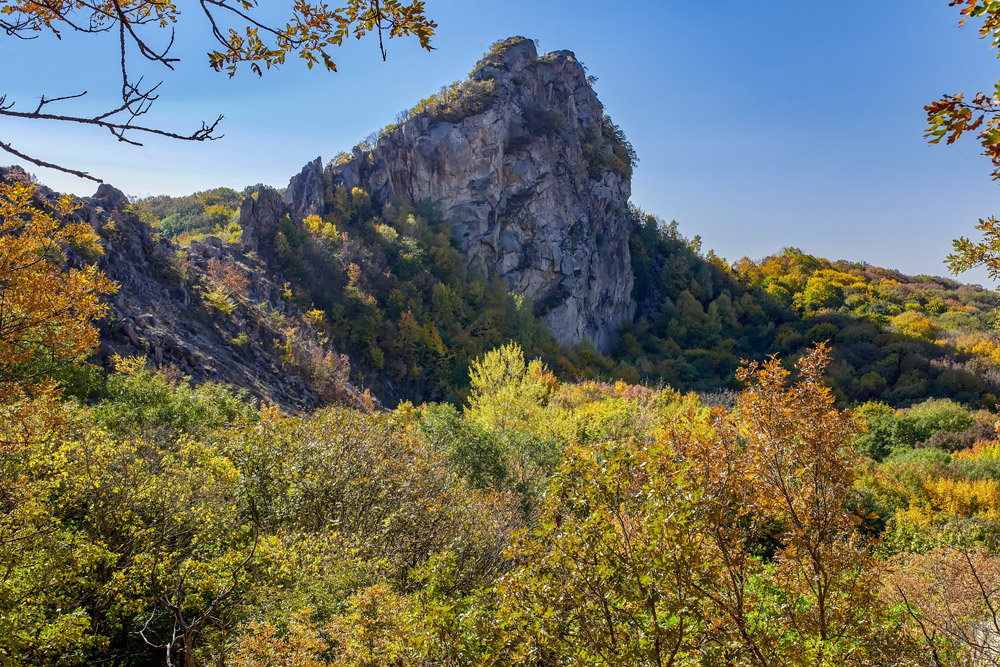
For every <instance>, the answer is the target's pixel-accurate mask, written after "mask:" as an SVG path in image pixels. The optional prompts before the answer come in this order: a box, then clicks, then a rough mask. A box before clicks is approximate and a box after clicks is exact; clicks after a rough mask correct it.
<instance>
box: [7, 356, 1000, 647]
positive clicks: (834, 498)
mask: <svg viewBox="0 0 1000 667" xmlns="http://www.w3.org/2000/svg"><path fill="white" fill-rule="evenodd" d="M825 364H826V359H825V352H824V351H823V350H822V348H820V349H818V350H813V351H811V352H809V353H808V354H807V355H805V356H803V357H802V358H801V359H800V362H799V364H798V365H799V372H798V375H796V376H795V377H794V378H792V377H789V374H788V372H787V371H785V370H784V369H782V367H781V366H780V365H779V364H778V363H777V362H776V361H772V362H769V363H768V364H766V365H763V366H755V365H751V366H748V367H744V370H743V371H742V372H741V378H742V379H743V380H745V381H746V382H747V383H748V388H747V389H746V390H744V391H743V392H741V393H740V394H738V395H737V397H736V405H735V406H734V407H733V409H731V410H727V409H719V408H716V409H714V410H709V409H708V408H706V407H704V406H703V405H702V404H701V403H700V402H699V401H698V399H697V397H696V396H695V395H693V394H689V395H687V396H682V395H680V394H678V393H677V392H675V391H673V390H669V389H667V390H659V391H657V390H652V389H649V388H646V387H641V386H637V385H629V384H626V383H623V382H619V383H617V384H614V385H612V384H605V383H598V382H584V383H577V384H571V383H560V382H559V381H557V380H556V379H555V377H554V376H553V375H552V374H551V373H550V372H549V371H548V369H547V368H546V367H545V365H544V364H542V363H540V362H538V361H531V362H528V361H526V360H525V359H524V357H523V355H522V352H521V350H520V349H519V348H518V347H517V346H515V345H509V346H504V347H502V348H500V349H497V350H495V351H493V352H490V353H489V354H487V355H485V356H484V357H483V358H482V359H481V360H480V361H478V362H477V363H476V364H475V365H474V367H473V370H472V386H473V389H472V393H471V395H470V398H469V403H468V405H467V407H465V408H464V409H463V410H457V409H455V408H454V407H452V406H450V405H425V406H421V407H419V408H415V407H413V406H412V405H410V404H403V405H402V406H400V407H399V408H398V409H397V410H396V411H394V412H393V413H389V414H363V413H360V412H357V411H353V410H348V409H327V410H321V411H318V412H316V413H314V414H311V415H303V416H292V417H289V416H283V415H281V414H279V413H278V412H277V411H276V410H274V409H272V408H264V409H261V410H257V409H255V408H252V407H250V406H249V405H248V404H247V403H245V402H243V400H242V399H241V397H240V396H239V395H238V394H235V393H233V392H230V391H227V390H225V389H223V388H221V387H205V388H199V389H195V388H191V387H189V386H187V384H185V383H184V382H183V381H180V382H178V381H171V380H168V379H166V378H165V377H164V376H162V375H158V374H155V373H150V372H148V371H146V370H144V369H142V368H141V366H140V365H138V363H137V362H127V363H126V362H123V364H122V367H121V368H122V371H123V373H119V374H116V375H112V376H111V377H110V378H109V379H108V380H107V386H108V389H107V390H104V391H102V392H98V393H97V394H95V395H94V396H98V398H96V399H95V400H96V402H93V403H91V404H86V405H81V404H74V403H72V402H70V403H63V404H60V403H58V402H55V403H53V402H51V401H47V402H43V403H39V402H37V401H36V399H30V398H28V399H23V398H22V399H17V400H16V401H15V402H14V403H11V402H9V401H8V402H7V403H4V404H3V406H2V407H3V409H2V410H0V431H3V432H5V433H9V432H11V431H14V430H18V429H24V428H26V427H31V426H33V427H35V428H37V427H38V426H39V425H41V424H46V425H47V426H46V432H47V434H48V435H47V437H45V438H44V439H42V440H31V441H20V442H17V443H14V444H11V443H10V442H9V441H8V445H7V446H6V449H5V450H4V455H3V457H2V458H0V484H2V485H3V488H4V492H5V494H7V497H9V498H11V499H12V500H13V501H14V502H13V503H6V504H4V505H3V506H2V507H0V544H2V545H3V546H4V549H3V550H2V551H0V560H2V565H3V567H4V568H5V571H6V572H7V575H6V577H5V578H4V579H3V580H2V581H0V588H2V591H3V595H2V596H0V612H2V613H3V615H4V617H6V618H8V619H11V620H12V622H11V623H10V624H8V625H5V626H4V629H3V630H2V631H0V655H2V656H6V657H7V658H12V657H15V658H16V662H18V663H19V664H52V663H61V664H91V663H94V662H107V661H110V662H115V661H119V662H120V661H125V662H136V661H138V662H157V661H162V660H163V659H164V657H165V656H169V657H168V660H169V661H170V662H171V663H172V664H185V665H190V664H210V663H212V664H214V663H219V662H223V661H224V662H226V663H227V664H235V665H255V664H262V663H269V664H311V665H312V664H315V665H321V664H348V665H367V664H410V665H419V664H459V663H461V664H470V663H471V664H496V665H500V664H511V663H522V662H523V663H531V664H535V663H538V662H539V661H543V662H544V663H545V664H577V662H579V661H580V660H586V661H587V662H589V663H596V664H623V663H627V664H636V665H655V664H664V663H670V664H692V665H693V664H704V663H706V662H714V661H723V662H726V661H728V662H730V663H733V662H735V663H739V664H760V665H763V664H772V663H774V662H778V663H781V664H799V663H814V662H816V661H824V660H825V661H826V662H829V663H835V664H843V663H845V662H858V663H861V664H906V665H918V664H924V660H925V657H926V655H927V654H928V653H929V652H930V651H932V650H933V651H936V652H937V653H938V655H949V656H952V659H953V660H955V661H961V660H963V659H965V658H967V657H968V656H969V655H971V654H972V651H974V650H975V647H974V646H972V645H971V642H970V641H968V640H967V639H966V638H963V635H962V632H960V631H971V629H973V628H975V627H978V625H979V624H981V623H984V622H988V615H987V616H984V614H988V611H987V603H992V602H993V601H994V597H995V595H994V593H993V592H992V589H989V590H984V591H982V592H979V593H977V592H976V591H975V590H974V589H970V588H968V587H962V588H961V589H957V590H951V589H949V586H951V585H953V582H956V581H959V582H960V581H965V580H967V579H969V580H973V581H974V579H975V577H976V576H978V575H988V574H989V573H992V572H993V571H994V570H997V569H998V568H1000V562H998V561H997V559H996V558H995V557H994V556H993V555H992V551H990V549H991V548H993V547H994V546H995V545H996V538H997V537H998V536H1000V532H998V530H997V527H998V526H1000V523H998V521H1000V465H998V464H997V461H998V460H1000V456H998V455H997V451H1000V449H998V448H1000V445H997V443H996V442H995V441H993V440H987V441H982V442H978V443H977V444H976V445H975V446H974V447H973V448H971V449H964V450H961V451H958V452H957V453H955V454H952V455H949V454H948V453H946V452H944V451H943V450H935V449H931V448H924V449H912V448H910V449H906V447H907V446H906V445H893V446H892V447H893V448H894V454H893V457H892V459H891V460H890V461H887V462H884V463H880V464H879V463H875V462H873V461H869V462H867V463H865V459H862V458H859V457H858V456H857V454H856V453H855V451H854V450H853V449H852V448H851V447H849V445H848V442H849V441H850V440H851V439H852V438H855V441H856V442H860V441H859V440H857V438H864V437H867V435H860V436H858V435H857V434H858V433H859V432H861V431H863V421H864V420H867V421H868V422H870V423H875V422H874V421H873V418H875V417H879V416H880V417H885V418H887V419H892V420H895V422H896V427H895V428H894V429H888V430H886V429H883V432H887V433H890V437H896V435H894V434H898V433H906V434H909V435H907V436H906V437H907V438H909V441H911V442H914V441H917V440H918V439H923V440H922V441H924V442H925V444H926V442H929V441H930V440H933V438H934V437H936V436H937V435H939V434H940V433H945V432H954V431H957V430H958V429H962V428H965V429H966V430H968V428H967V426H968V425H969V424H970V423H974V422H975V420H976V419H979V420H980V421H984V420H985V419H986V415H973V414H971V413H969V412H967V411H964V410H963V409H961V408H960V407H959V406H956V405H954V404H951V403H948V402H946V401H937V402H928V403H926V404H924V405H921V406H916V407H914V408H913V409H912V410H909V411H907V412H904V413H899V414H897V413H895V412H893V411H891V410H888V409H886V408H884V407H879V406H871V407H869V408H866V409H865V410H864V411H863V415H864V420H861V419H859V418H858V417H856V416H854V415H853V414H851V413H849V412H841V411H838V410H835V409H833V408H832V403H833V400H834V399H833V396H832V395H831V394H830V392H829V390H828V389H827V388H826V387H825V384H824V382H823V381H822V378H821V375H820V374H821V372H822V370H823V368H824V366H825ZM776 407H780V409H779V410H776V409H775V408H776ZM949 430H950V431H949ZM877 431H878V429H872V430H871V431H869V434H868V435H870V434H872V433H875V432H877ZM877 448H878V447H876V449H877ZM887 448H890V447H889V446H888V445H883V446H882V447H881V449H887ZM904 449H905V451H909V452H911V453H918V452H931V451H935V452H938V453H939V454H938V455H936V456H933V457H931V456H909V457H908V456H905V455H904V454H905V451H904ZM995 450H996V451H995ZM818 499H822V502H817V500H818ZM890 558H891V559H893V560H892V562H893V563H894V564H895V565H896V567H894V568H893V569H892V570H891V571H889V574H888V576H887V575H886V568H885V567H884V563H885V560H886V559H890ZM942 567H948V568H950V569H949V570H948V571H950V572H951V573H952V574H951V576H950V578H949V579H948V580H945V579H941V580H939V579H940V576H939V575H940V574H941V568H942ZM817 573H819V574H817ZM935 577H937V578H935ZM901 596H903V597H901ZM904 597H905V599H904ZM951 604H959V605H962V608H963V610H964V612H963V615H961V616H956V615H950V616H949V615H948V614H947V613H946V612H947V607H946V605H951ZM932 623H934V624H939V625H941V626H942V628H943V627H945V626H946V624H949V623H950V624H951V626H948V627H952V628H953V629H955V630H956V632H954V633H952V634H947V633H944V632H939V633H936V634H934V635H933V636H932V637H931V638H927V637H926V636H925V635H924V634H923V633H922V631H921V628H922V627H924V628H926V627H927V625H928V624H932ZM956 624H957V625H956ZM989 650H992V649H989ZM168 651H169V653H168ZM990 655H992V654H990Z"/></svg>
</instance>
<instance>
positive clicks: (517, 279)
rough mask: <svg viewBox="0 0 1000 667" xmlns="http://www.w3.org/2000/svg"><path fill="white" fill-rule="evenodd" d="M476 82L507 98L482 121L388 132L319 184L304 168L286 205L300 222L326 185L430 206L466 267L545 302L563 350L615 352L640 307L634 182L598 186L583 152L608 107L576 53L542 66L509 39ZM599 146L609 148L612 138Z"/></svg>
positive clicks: (525, 44)
mask: <svg viewBox="0 0 1000 667" xmlns="http://www.w3.org/2000/svg"><path fill="white" fill-rule="evenodd" d="M472 78H473V79H478V80H485V79H489V78H494V79H495V81H496V86H497V88H498V90H499V94H498V96H497V97H496V99H495V100H494V101H493V102H492V103H491V104H490V105H489V106H488V107H487V108H485V109H484V110H482V111H481V112H480V113H477V114H475V115H471V116H469V117H466V118H464V119H461V120H459V121H457V122H435V121H434V119H432V118H430V117H429V116H428V115H427V114H426V113H424V114H420V115H417V116H416V117H413V118H411V119H410V120H408V121H406V122H404V123H402V124H401V125H400V126H399V127H397V128H396V129H395V130H394V131H392V132H389V133H386V134H383V135H382V136H381V137H380V139H379V140H378V142H377V144H376V145H375V147H374V149H373V150H372V151H371V152H370V153H368V152H365V151H361V150H359V149H355V151H354V157H353V158H352V159H351V160H350V161H349V162H347V163H346V164H343V165H339V166H335V167H334V166H330V167H327V169H326V172H325V174H324V175H323V177H319V176H317V174H316V165H317V163H316V162H312V163H310V164H308V165H306V167H305V168H304V169H303V170H302V172H301V173H300V174H299V175H298V176H296V177H295V178H293V179H292V181H291V183H289V186H288V191H287V192H288V193H291V194H286V196H285V199H286V201H287V202H289V206H290V207H291V208H292V209H293V211H294V212H295V213H297V214H298V215H300V216H302V215H307V214H309V213H315V212H317V211H316V205H317V202H318V198H317V195H315V194H313V195H308V193H315V192H317V191H318V190H317V183H319V184H320V185H322V183H323V182H324V181H325V182H328V183H332V184H338V183H343V184H345V185H346V186H347V187H348V188H350V187H353V186H355V185H357V186H359V187H362V188H364V189H365V190H366V191H368V192H369V194H371V195H372V196H373V198H375V199H376V201H379V202H381V203H389V202H392V201H394V200H399V199H402V200H408V201H410V202H412V203H420V202H430V203H432V204H434V205H435V206H436V207H437V209H438V210H439V211H441V213H442V214H443V216H444V217H445V219H446V220H447V221H448V222H449V223H450V224H451V228H452V232H453V235H454V237H455V239H456V240H457V241H458V243H459V245H460V247H461V248H462V250H463V251H464V252H465V255H466V258H467V260H468V262H469V264H470V265H479V266H482V267H483V268H484V269H485V270H486V272H487V273H488V274H489V275H490V276H494V275H495V276H500V277H502V278H503V280H504V281H505V282H506V283H507V286H508V288H509V289H510V290H511V291H512V292H516V293H519V294H523V295H524V296H526V297H528V298H529V299H530V300H531V301H532V302H534V303H536V304H542V303H544V304H545V305H546V307H547V308H548V310H547V312H542V313H540V314H541V315H542V317H543V318H544V320H545V322H546V323H547V324H548V326H549V327H550V328H551V329H552V331H553V333H555V335H556V338H557V339H558V340H559V342H561V343H568V344H573V343H578V342H580V341H582V340H584V339H585V338H589V339H590V340H591V342H593V343H594V345H595V346H597V348H598V349H600V350H602V351H608V350H609V349H611V348H612V347H613V345H614V343H615V341H614V334H615V331H616V329H617V328H618V326H619V325H620V324H621V323H622V322H624V321H626V320H628V319H630V318H631V317H632V314H633V313H634V311H635V303H634V301H633V300H632V296H631V294H632V270H631V260H630V256H629V246H628V239H629V234H630V232H631V223H630V220H629V218H628V215H627V211H628V200H629V197H630V194H631V184H630V182H629V180H628V179H625V178H622V177H621V176H619V175H618V174H616V173H614V172H611V171H607V172H605V173H603V174H600V175H599V178H596V179H594V178H591V177H590V176H589V174H588V165H587V162H586V160H585V159H584V155H583V148H582V143H581V135H582V134H583V133H584V132H585V131H587V129H588V128H590V127H591V126H596V127H598V128H599V127H600V125H601V120H602V118H603V117H604V108H603V106H602V105H601V103H600V101H599V100H598V99H597V95H596V94H595V93H594V90H593V89H592V88H591V86H590V84H589V83H588V81H587V76H586V73H585V72H584V69H583V66H582V65H581V64H580V63H579V62H578V61H577V60H576V57H575V56H574V55H573V53H572V52H570V51H557V52H554V53H550V54H548V55H547V56H543V57H541V58H539V57H538V55H537V52H536V50H535V45H534V43H533V42H532V41H531V40H525V39H521V40H512V43H511V44H510V45H509V46H508V47H507V48H506V49H505V50H503V51H502V52H501V53H494V54H490V56H489V57H487V58H484V59H483V61H480V63H479V64H478V65H477V68H476V69H475V70H474V71H473V73H472ZM529 110H530V111H532V112H535V114H536V115H537V112H538V110H541V112H543V113H545V114H550V115H553V116H554V115H555V114H556V112H558V113H559V114H562V116H563V117H564V118H565V120H566V127H565V130H564V131H562V132H559V133H553V132H549V133H548V134H546V133H545V132H539V131H538V130H537V129H535V130H534V131H532V128H530V127H527V126H528V125H529V123H528V122H527V121H526V120H525V113H526V111H529ZM600 141H602V142H603V144H602V147H603V148H604V149H605V150H611V143H610V140H609V139H608V138H602V139H600ZM510 145H513V146H514V147H515V148H516V150H513V149H512V150H508V148H507V147H508V146H510ZM321 210H324V211H325V208H324V209H321ZM500 230H503V233H502V234H501V233H500ZM528 248H531V249H532V252H531V253H530V255H529V253H528V252H527V251H526V249H528ZM552 295H558V298H556V299H553V297H552Z"/></svg>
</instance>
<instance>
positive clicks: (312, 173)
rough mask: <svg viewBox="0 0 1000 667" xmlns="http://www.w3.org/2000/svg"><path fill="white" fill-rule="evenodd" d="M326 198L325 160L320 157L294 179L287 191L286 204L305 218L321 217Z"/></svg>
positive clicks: (303, 168)
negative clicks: (324, 182) (308, 216)
mask: <svg viewBox="0 0 1000 667" xmlns="http://www.w3.org/2000/svg"><path fill="white" fill-rule="evenodd" d="M324 196H325V192H324V187H323V159H322V158H319V157H318V158H316V159H315V160H313V161H312V162H310V163H309V164H307V165H306V166H304V167H302V171H301V172H300V173H299V175H298V176H296V177H295V178H293V179H292V182H291V184H289V186H288V189H287V190H286V191H285V202H286V203H288V204H289V205H291V206H293V207H294V209H295V210H296V211H297V212H298V213H299V215H301V216H303V217H305V216H307V215H319V214H322V213H323V202H324Z"/></svg>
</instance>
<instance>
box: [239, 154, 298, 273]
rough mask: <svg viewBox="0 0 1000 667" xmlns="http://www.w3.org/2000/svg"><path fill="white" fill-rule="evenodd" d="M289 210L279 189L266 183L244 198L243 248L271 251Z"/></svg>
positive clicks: (241, 225) (241, 207)
mask: <svg viewBox="0 0 1000 667" xmlns="http://www.w3.org/2000/svg"><path fill="white" fill-rule="evenodd" d="M304 171H305V170H303V172H304ZM287 212H288V207H287V205H286V204H285V202H284V201H283V200H282V198H281V195H280V194H278V191H277V190H275V189H274V188H270V187H267V186H266V185H265V186H261V188H260V189H259V190H258V191H257V194H256V195H254V196H251V197H247V198H246V199H244V200H243V203H242V204H240V227H241V228H242V229H243V233H242V235H241V236H240V245H241V246H242V247H243V249H245V250H247V251H250V250H253V251H256V252H264V253H265V254H267V253H270V252H271V249H272V248H273V245H274V243H273V242H274V233H275V231H277V229H278V224H279V223H280V222H281V218H283V217H284V216H285V215H286V214H287Z"/></svg>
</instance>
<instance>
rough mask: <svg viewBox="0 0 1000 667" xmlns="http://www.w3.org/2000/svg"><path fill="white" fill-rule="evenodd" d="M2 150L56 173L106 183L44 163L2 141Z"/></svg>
mask: <svg viewBox="0 0 1000 667" xmlns="http://www.w3.org/2000/svg"><path fill="white" fill-rule="evenodd" d="M0 148H2V149H3V150H5V151H7V152H8V153H10V154H11V155H16V156H17V157H19V158H21V159H22V160H27V161H28V162H30V163H32V164H34V165H38V166H39V167H45V168H46V169H55V170H56V171H61V172H64V173H67V174H72V175H73V176H79V177H80V178H86V179H87V180H90V181H95V182H97V183H103V182H104V181H102V180H101V179H99V178H97V177H95V176H91V175H90V174H88V173H87V172H85V171H78V170H76V169H70V168H68V167H60V166H59V165H57V164H52V163H51V162H44V161H42V160H39V159H37V158H33V157H31V156H30V155H25V154H24V153H22V152H21V151H19V150H16V149H15V148H14V147H12V146H11V145H10V144H6V143H4V142H2V141H0Z"/></svg>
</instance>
